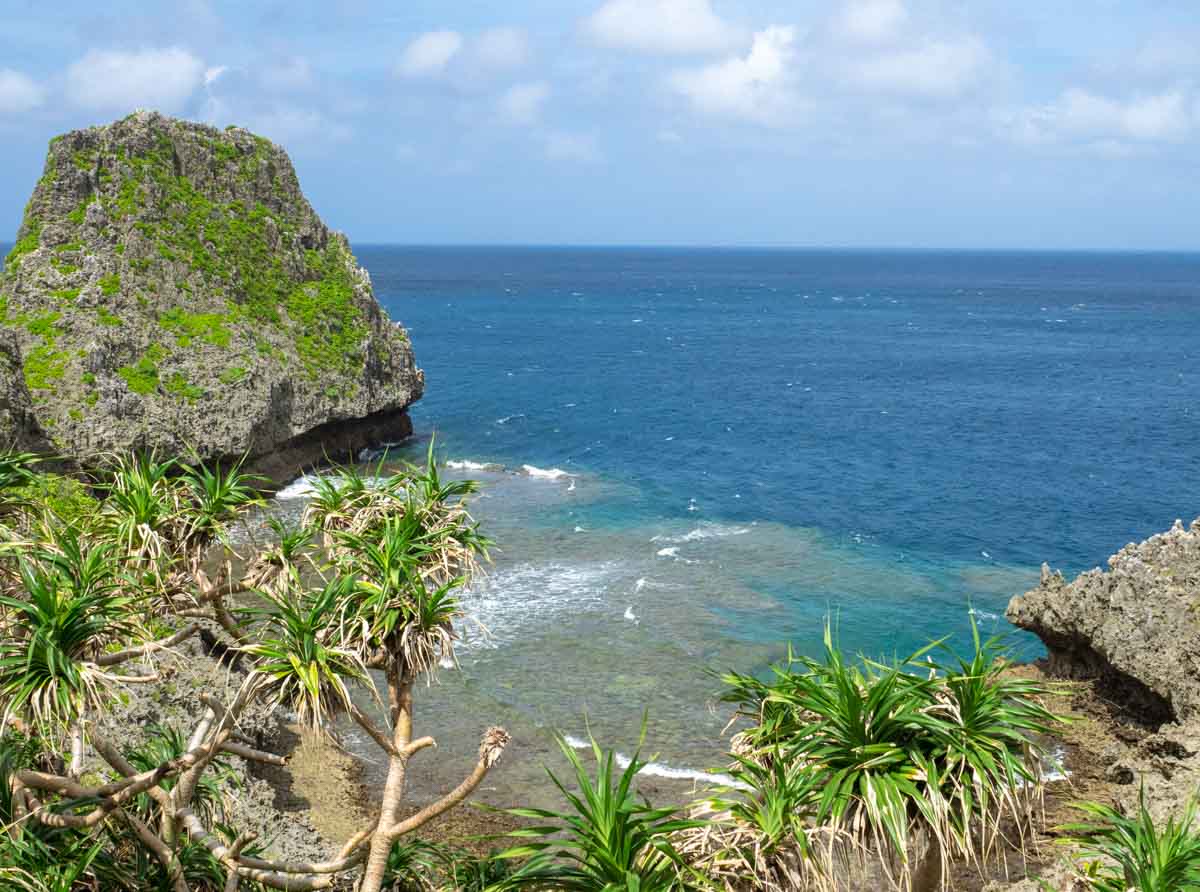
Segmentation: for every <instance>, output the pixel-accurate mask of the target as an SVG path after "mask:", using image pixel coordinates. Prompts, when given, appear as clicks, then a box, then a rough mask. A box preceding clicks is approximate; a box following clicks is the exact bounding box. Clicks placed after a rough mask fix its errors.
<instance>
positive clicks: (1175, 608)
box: [1006, 520, 1200, 725]
mask: <svg viewBox="0 0 1200 892" xmlns="http://www.w3.org/2000/svg"><path fill="white" fill-rule="evenodd" d="M1006 615H1007V617H1008V619H1009V620H1011V621H1012V623H1013V624H1014V625H1016V626H1018V627H1020V628H1022V629H1027V630H1028V631H1030V632H1033V633H1034V634H1036V635H1037V636H1038V637H1039V638H1041V639H1042V641H1043V643H1044V644H1045V645H1046V648H1047V650H1048V651H1049V653H1050V656H1049V661H1048V668H1049V670H1050V672H1051V673H1052V674H1055V675H1059V676H1066V677H1070V678H1096V679H1098V680H1100V681H1101V682H1103V683H1104V684H1105V685H1106V686H1107V687H1108V688H1109V690H1110V691H1111V693H1112V695H1113V697H1114V699H1118V700H1120V701H1121V702H1123V703H1126V704H1128V705H1129V706H1130V707H1131V708H1132V709H1133V710H1134V711H1136V712H1137V713H1138V714H1140V715H1141V717H1142V718H1143V719H1144V720H1145V721H1146V723H1147V724H1150V725H1159V724H1163V723H1165V722H1171V721H1178V722H1182V723H1190V722H1192V721H1193V720H1195V719H1198V718H1200V520H1197V521H1196V522H1194V523H1193V524H1192V525H1191V527H1190V528H1185V527H1184V525H1183V524H1182V522H1180V521H1176V522H1175V525H1174V526H1173V527H1172V528H1171V529H1170V530H1168V531H1167V532H1165V533H1159V534H1158V535H1155V536H1151V537H1150V538H1149V539H1147V540H1145V541H1144V542H1140V543H1131V544H1129V545H1126V546H1125V547H1124V548H1122V549H1121V550H1120V551H1119V552H1117V553H1116V554H1114V555H1113V556H1112V557H1111V558H1109V560H1108V569H1107V570H1101V569H1099V568H1096V569H1093V570H1089V571H1088V572H1086V573H1082V574H1080V575H1079V576H1078V577H1077V578H1076V579H1075V580H1074V581H1072V582H1069V583H1068V582H1067V581H1066V580H1065V579H1064V578H1063V576H1062V574H1061V573H1054V572H1051V571H1050V569H1049V567H1047V566H1045V565H1043V567H1042V579H1041V583H1040V585H1039V586H1038V587H1037V588H1035V589H1033V590H1032V591H1029V592H1026V593H1025V594H1023V595H1018V596H1016V597H1014V598H1013V599H1012V601H1011V603H1010V604H1009V606H1008V610H1007V613H1006Z"/></svg>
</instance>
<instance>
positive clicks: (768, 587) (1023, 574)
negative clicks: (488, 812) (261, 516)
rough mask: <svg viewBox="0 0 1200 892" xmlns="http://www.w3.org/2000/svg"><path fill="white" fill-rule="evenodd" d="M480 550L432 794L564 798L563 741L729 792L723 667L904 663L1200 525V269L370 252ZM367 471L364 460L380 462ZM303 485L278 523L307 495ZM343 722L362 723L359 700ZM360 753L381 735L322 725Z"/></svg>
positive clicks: (853, 258) (1199, 258) (1007, 260)
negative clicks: (472, 785) (797, 661)
mask: <svg viewBox="0 0 1200 892" xmlns="http://www.w3.org/2000/svg"><path fill="white" fill-rule="evenodd" d="M357 253H358V256H359V259H360V261H361V262H362V263H363V264H364V265H365V266H366V267H367V268H368V270H369V271H370V273H371V276H372V279H373V282H374V285H375V290H376V294H377V296H378V298H379V300H380V302H381V303H382V304H383V305H384V307H385V308H386V309H387V310H388V312H389V313H390V314H391V316H392V318H394V319H396V320H398V321H400V322H402V323H403V324H404V325H405V326H406V327H407V329H408V331H409V332H410V334H411V337H412V341H413V346H414V349H415V352H416V356H417V360H418V363H419V364H420V365H421V366H422V367H423V368H424V370H425V373H426V384H427V386H426V390H427V395H426V396H425V398H424V399H422V400H421V402H420V403H418V404H417V405H415V406H414V407H413V409H412V418H413V423H414V426H415V429H416V434H415V436H414V438H413V440H412V441H410V442H409V443H407V444H404V445H403V446H401V447H399V448H398V449H397V450H395V451H394V452H393V453H392V455H393V456H395V457H399V458H403V459H408V460H420V459H422V458H423V456H424V453H425V450H426V449H427V448H428V447H429V443H430V439H431V438H434V442H435V444H436V445H435V448H436V452H437V455H438V456H439V459H440V460H441V461H442V462H444V463H445V466H446V469H447V473H451V474H457V475H460V476H469V477H472V478H475V479H478V480H480V481H481V482H482V484H483V488H482V491H481V493H480V494H479V495H478V497H477V499H476V501H475V503H474V513H475V515H476V517H477V518H478V519H479V521H480V522H481V524H482V525H483V529H484V531H485V532H486V533H487V534H489V535H490V536H491V537H492V538H493V539H495V540H496V541H497V543H498V548H497V550H496V552H495V553H494V556H493V557H494V561H493V563H492V564H491V565H490V566H489V567H488V575H487V577H486V578H485V579H483V580H480V581H479V582H477V583H476V585H475V586H473V588H472V589H471V590H470V591H468V592H467V593H466V594H465V596H464V604H465V607H466V610H467V613H468V619H467V620H466V621H465V622H464V623H463V633H464V640H463V641H462V642H461V647H460V648H459V654H458V656H459V668H458V669H457V670H451V671H444V672H442V673H440V676H439V678H438V679H437V681H436V682H435V683H433V684H431V685H430V686H429V687H427V688H425V687H423V688H422V689H421V690H419V691H418V692H417V698H416V699H417V721H416V727H417V731H418V732H419V733H421V734H432V735H434V736H435V737H436V738H437V739H438V743H439V747H438V749H437V750H436V751H427V752H426V753H423V754H422V755H421V756H420V757H419V759H418V760H417V761H415V762H414V768H413V775H412V777H413V783H412V792H413V794H414V796H415V797H416V798H418V799H421V798H428V797H430V796H433V795H434V794H436V793H437V792H438V791H440V790H445V789H448V788H449V787H451V786H453V785H454V784H456V783H457V782H458V780H459V779H461V777H462V776H463V774H464V773H465V772H467V771H468V770H469V767H470V766H471V765H472V764H473V762H474V752H475V748H476V746H477V743H478V740H479V735H480V732H481V731H482V730H483V729H484V728H485V727H486V726H488V725H490V724H501V725H504V726H506V727H507V728H508V730H509V731H510V732H511V733H513V735H514V738H515V739H514V743H513V744H512V746H511V747H510V749H509V751H508V752H507V753H506V755H505V758H504V760H503V761H502V763H501V765H500V767H499V768H498V769H497V770H495V771H494V772H493V773H492V774H491V775H490V776H489V779H488V786H487V788H486V789H485V790H484V791H482V795H483V798H484V799H486V800H488V801H490V802H492V803H494V804H498V805H508V804H515V803H518V802H523V803H532V804H547V803H549V802H553V801H554V799H555V797H554V796H553V795H552V791H551V788H550V786H549V784H548V783H547V781H546V778H545V775H544V773H543V765H549V766H550V767H552V768H556V769H561V768H563V766H564V762H563V760H562V758H561V756H559V755H558V754H557V753H556V750H555V745H554V741H553V736H552V735H553V732H556V731H557V732H559V733H561V734H564V735H567V736H568V737H569V739H570V740H572V741H574V742H576V743H579V742H581V741H582V740H584V739H586V737H587V735H588V734H589V733H591V734H594V735H595V736H596V738H597V739H598V740H599V741H601V743H603V744H604V745H607V746H612V747H615V748H617V749H618V750H620V751H621V752H623V753H630V752H631V751H632V750H633V749H634V748H635V747H636V746H637V744H638V739H639V730H640V728H641V727H642V723H643V720H644V721H645V727H646V740H645V745H644V748H643V752H644V754H645V755H648V756H652V757H653V761H654V767H653V769H652V774H651V776H650V778H649V780H652V781H654V782H661V783H663V784H665V785H666V786H665V787H664V795H668V796H670V795H683V791H682V790H680V789H678V788H679V787H680V786H684V785H688V784H689V783H691V782H693V781H695V780H698V779H703V778H704V777H705V775H706V774H707V773H709V772H719V771H721V770H722V769H723V768H724V759H723V758H722V752H723V746H722V731H723V729H724V727H725V725H726V722H727V720H728V718H729V714H728V711H727V709H726V707H724V706H722V705H721V704H720V703H719V702H717V697H718V695H719V693H720V683H719V681H718V680H717V679H716V677H715V674H714V673H716V672H720V671H723V670H726V669H737V670H739V671H742V672H764V671H767V670H768V667H769V666H770V664H771V663H772V662H773V661H775V660H778V659H779V658H780V657H782V656H783V655H784V654H785V653H786V650H787V647H788V646H789V645H791V646H792V647H794V648H795V650H796V651H798V652H800V653H805V654H817V653H819V651H820V647H821V639H822V633H823V630H824V627H825V625H826V623H829V624H830V625H831V626H832V627H833V629H834V632H835V634H836V636H837V638H838V640H839V642H840V644H841V646H842V647H843V649H845V650H848V651H853V652H861V653H864V654H868V655H872V656H888V655H893V654H897V655H904V654H906V653H908V652H911V651H912V650H914V649H916V648H918V647H920V646H921V645H923V644H925V643H926V642H928V641H929V640H931V639H933V638H942V637H946V638H947V643H948V645H950V646H955V647H959V648H961V647H964V646H965V645H966V644H967V642H968V640H969V632H970V623H971V620H972V618H974V620H975V621H976V622H977V623H978V624H979V626H980V627H981V629H982V630H983V631H984V633H985V634H1007V635H1009V640H1010V644H1011V646H1012V648H1013V652H1014V654H1015V655H1016V656H1017V657H1019V658H1022V659H1032V658H1036V657H1037V656H1039V655H1040V654H1041V653H1042V650H1041V646H1040V644H1039V642H1038V641H1037V639H1036V638H1034V637H1033V636H1030V635H1027V634H1025V633H1020V632H1017V631H1016V630H1014V629H1012V628H1011V627H1010V626H1009V625H1008V623H1007V622H1006V621H1005V620H1004V618H1003V614H1004V608H1005V605H1006V604H1007V602H1008V600H1009V598H1010V597H1012V596H1013V595H1014V594H1017V593H1020V592H1022V591H1025V590H1026V589H1028V588H1029V587H1031V586H1032V585H1034V584H1035V583H1036V581H1037V578H1038V571H1039V567H1040V565H1041V564H1042V562H1043V561H1045V562H1048V563H1049V564H1050V565H1051V566H1052V567H1055V568H1059V569H1062V570H1063V571H1064V572H1065V573H1066V574H1068V575H1071V574H1074V573H1077V572H1079V571H1082V570H1084V569H1087V568H1090V567H1093V566H1096V565H1100V564H1103V562H1104V560H1105V559H1106V557H1107V556H1108V555H1109V554H1111V553H1112V552H1114V551H1116V550H1117V549H1119V548H1120V547H1121V546H1122V545H1124V544H1125V543H1127V542H1130V541H1135V540H1140V539H1142V538H1145V537H1146V536H1148V535H1150V534H1152V533H1154V532H1156V531H1159V530H1162V529H1165V528H1167V527H1168V526H1170V524H1171V523H1172V522H1173V521H1174V520H1175V519H1176V518H1183V519H1184V520H1188V519H1190V518H1191V517H1193V516H1194V515H1196V514H1198V513H1200V436H1198V435H1200V430H1198V425H1197V421H1200V364H1198V362H1197V360H1198V357H1200V347H1198V346H1197V345H1200V255H1176V254H1097V253H1072V254H1066V253H967V252H953V253H945V252H869V251H817V250H811V251H809V250H805V251H799V250H796V251H793V250H740V249H739V250H734V249H728V250H713V249H636V248H628V249H626V248H604V249H600V248H596V249H581V248H484V247H472V248H466V247H464V248H450V247H442V248H433V247H385V246H361V245H360V246H358V250H357ZM385 470H386V468H385ZM303 492H304V482H303V481H299V482H297V483H296V484H294V485H292V486H291V487H289V488H288V489H286V490H285V491H284V492H283V493H282V494H281V498H279V500H278V501H277V502H276V504H275V510H276V511H278V512H281V513H284V514H298V513H299V511H300V510H302V508H303V505H304V499H303ZM365 705H367V706H369V707H371V708H374V707H373V706H372V705H371V704H370V703H366V704H365ZM344 730H345V734H346V740H347V744H348V746H349V747H350V748H351V749H352V750H353V751H354V752H356V753H358V754H359V755H361V756H362V757H363V758H364V760H365V763H366V772H367V782H368V784H374V783H376V782H380V783H381V782H382V777H383V774H384V771H385V769H386V766H385V765H384V764H383V762H382V760H381V759H379V757H378V756H377V755H376V751H375V750H374V745H373V744H372V743H370V742H369V741H365V740H362V739H360V738H359V736H358V735H357V732H356V730H355V729H354V728H353V727H347V728H345V729H344Z"/></svg>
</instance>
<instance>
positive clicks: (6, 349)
mask: <svg viewBox="0 0 1200 892" xmlns="http://www.w3.org/2000/svg"><path fill="white" fill-rule="evenodd" d="M48 446H49V444H48V443H47V441H46V438H45V436H44V435H43V434H42V432H41V428H40V427H38V423H37V419H36V418H34V415H33V404H32V402H31V401H30V399H29V390H28V389H27V388H26V387H25V376H24V375H23V374H22V373H21V351H20V350H19V349H18V347H17V338H16V336H15V335H14V334H13V333H12V332H10V331H0V449H15V450H16V451H18V452H29V451H35V452H43V451H46V450H47V448H48Z"/></svg>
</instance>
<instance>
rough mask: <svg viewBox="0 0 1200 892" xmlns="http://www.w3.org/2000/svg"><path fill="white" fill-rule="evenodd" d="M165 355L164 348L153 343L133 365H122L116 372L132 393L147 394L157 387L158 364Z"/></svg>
mask: <svg viewBox="0 0 1200 892" xmlns="http://www.w3.org/2000/svg"><path fill="white" fill-rule="evenodd" d="M166 355H167V351H166V349H165V348H164V347H162V346H160V345H158V344H155V345H153V346H152V347H150V349H149V350H147V351H146V354H145V355H144V356H143V357H142V358H141V359H139V360H138V361H137V362H135V363H134V364H133V365H123V366H121V367H120V368H119V369H117V374H118V375H120V376H121V378H122V380H124V381H125V383H126V385H128V387H129V389H130V390H132V391H133V392H134V393H139V394H141V395H142V396H148V395H149V394H151V393H154V391H156V390H157V389H158V385H159V378H158V364H159V363H160V362H162V361H163V359H165V358H166Z"/></svg>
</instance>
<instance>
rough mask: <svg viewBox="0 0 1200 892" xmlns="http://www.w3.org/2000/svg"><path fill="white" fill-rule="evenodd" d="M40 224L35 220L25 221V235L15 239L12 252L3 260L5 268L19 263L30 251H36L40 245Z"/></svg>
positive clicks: (28, 219) (27, 219)
mask: <svg viewBox="0 0 1200 892" xmlns="http://www.w3.org/2000/svg"><path fill="white" fill-rule="evenodd" d="M41 238H42V224H41V221H39V220H38V219H37V218H29V217H27V218H26V219H25V234H24V235H23V236H21V237H20V238H19V239H17V241H16V244H14V245H13V246H12V250H11V251H9V252H8V256H7V257H5V258H4V265H5V266H6V267H9V266H13V265H14V264H17V263H20V261H21V258H22V257H24V256H25V255H26V254H28V253H29V252H30V251H34V250H37V247H38V245H40V244H41Z"/></svg>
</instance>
